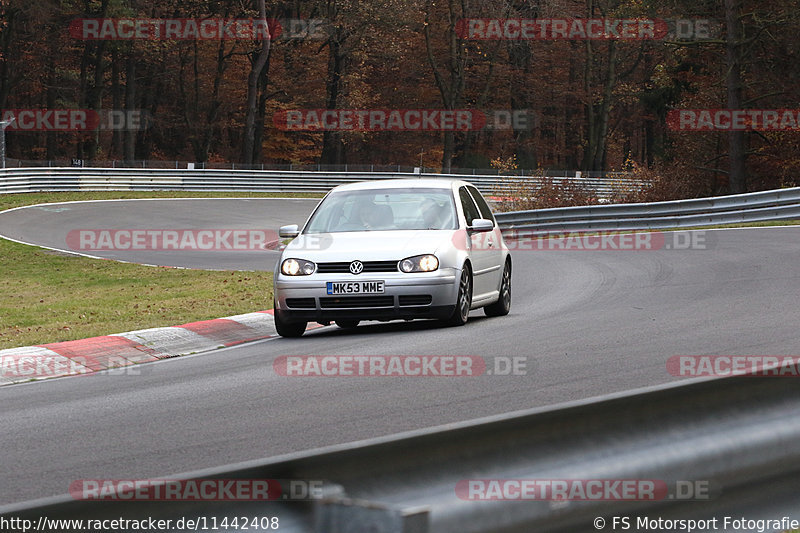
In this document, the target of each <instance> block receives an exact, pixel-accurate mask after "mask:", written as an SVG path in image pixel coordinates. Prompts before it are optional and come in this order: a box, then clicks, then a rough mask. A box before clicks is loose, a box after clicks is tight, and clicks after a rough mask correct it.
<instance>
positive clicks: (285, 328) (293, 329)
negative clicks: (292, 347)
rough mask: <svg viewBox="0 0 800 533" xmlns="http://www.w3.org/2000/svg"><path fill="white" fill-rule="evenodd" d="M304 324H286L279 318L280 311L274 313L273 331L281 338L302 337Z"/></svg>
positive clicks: (304, 329) (304, 328)
mask: <svg viewBox="0 0 800 533" xmlns="http://www.w3.org/2000/svg"><path fill="white" fill-rule="evenodd" d="M306 324H307V322H286V321H284V320H283V319H282V318H281V313H280V311H277V310H276V311H275V329H276V330H277V331H278V335H280V336H281V337H302V336H303V333H305V331H306Z"/></svg>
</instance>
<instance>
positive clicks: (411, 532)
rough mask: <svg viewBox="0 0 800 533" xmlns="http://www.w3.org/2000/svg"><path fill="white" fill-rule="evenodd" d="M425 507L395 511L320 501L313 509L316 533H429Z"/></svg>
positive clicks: (369, 504) (373, 505)
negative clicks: (314, 509) (314, 511)
mask: <svg viewBox="0 0 800 533" xmlns="http://www.w3.org/2000/svg"><path fill="white" fill-rule="evenodd" d="M429 522H430V510H429V509H428V508H427V507H422V508H412V509H398V508H391V507H388V506H385V505H382V504H377V503H372V502H366V501H362V500H351V499H336V500H323V501H321V502H320V503H319V505H318V506H317V508H316V516H315V528H314V531H315V532H316V533H430V528H429Z"/></svg>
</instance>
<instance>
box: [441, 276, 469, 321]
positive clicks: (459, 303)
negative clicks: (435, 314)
mask: <svg viewBox="0 0 800 533" xmlns="http://www.w3.org/2000/svg"><path fill="white" fill-rule="evenodd" d="M470 307H472V271H471V270H470V268H469V265H464V268H463V269H462V270H461V277H460V278H459V280H458V297H457V298H456V308H455V309H453V314H452V315H450V318H448V319H446V320H445V321H444V322H445V324H447V325H448V326H463V325H464V324H466V323H467V320H468V319H469V310H470Z"/></svg>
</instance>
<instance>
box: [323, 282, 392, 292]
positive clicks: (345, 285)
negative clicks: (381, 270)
mask: <svg viewBox="0 0 800 533" xmlns="http://www.w3.org/2000/svg"><path fill="white" fill-rule="evenodd" d="M328 294H383V282H382V281H329V282H328Z"/></svg>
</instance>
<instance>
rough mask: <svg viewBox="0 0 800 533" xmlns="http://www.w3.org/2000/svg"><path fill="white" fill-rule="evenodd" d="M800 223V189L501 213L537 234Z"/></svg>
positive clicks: (505, 222)
mask: <svg viewBox="0 0 800 533" xmlns="http://www.w3.org/2000/svg"><path fill="white" fill-rule="evenodd" d="M795 219H800V187H798V188H791V189H778V190H774V191H762V192H755V193H748V194H736V195H730V196H717V197H711V198H696V199H691V200H675V201H672V202H653V203H640V204H616V205H592V206H579V207H559V208H553V209H538V210H531V211H514V212H510V213H498V214H497V221H498V222H499V223H500V224H501V225H502V226H504V227H506V228H515V229H520V230H525V231H530V232H532V233H539V232H541V233H548V232H565V231H593V230H598V231H602V230H631V229H663V228H680V227H693V226H709V225H715V224H735V223H747V222H763V221H779V220H795Z"/></svg>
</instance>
